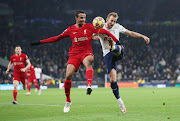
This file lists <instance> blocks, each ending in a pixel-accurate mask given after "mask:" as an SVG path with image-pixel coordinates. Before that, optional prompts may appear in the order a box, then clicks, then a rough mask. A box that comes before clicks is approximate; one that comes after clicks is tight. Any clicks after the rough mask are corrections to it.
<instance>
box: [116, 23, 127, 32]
mask: <svg viewBox="0 0 180 121" xmlns="http://www.w3.org/2000/svg"><path fill="white" fill-rule="evenodd" d="M118 25H119V26H118V30H119V33H124V32H125V31H126V28H124V27H123V26H122V25H120V24H118Z"/></svg>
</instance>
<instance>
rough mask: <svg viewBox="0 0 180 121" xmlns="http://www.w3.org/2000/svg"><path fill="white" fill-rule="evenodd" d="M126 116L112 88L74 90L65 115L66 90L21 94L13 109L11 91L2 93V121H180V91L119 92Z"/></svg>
mask: <svg viewBox="0 0 180 121" xmlns="http://www.w3.org/2000/svg"><path fill="white" fill-rule="evenodd" d="M119 91H120V96H121V98H122V99H123V101H124V103H125V106H126V109H127V113H126V114H122V113H121V111H120V110H119V107H118V103H117V101H116V99H115V97H114V95H113V93H112V91H111V89H110V88H98V89H93V92H92V94H91V95H90V96H89V95H86V94H85V93H86V89H77V88H72V89H71V100H72V105H71V109H70V112H69V113H66V114H64V113H63V107H64V104H65V95H64V90H61V89H47V90H42V94H41V95H40V96H38V95H37V93H35V91H34V89H32V90H31V95H30V96H26V95H25V93H26V92H27V90H26V91H24V90H20V91H18V97H17V99H18V103H19V104H18V105H13V104H12V101H13V96H12V91H0V121H170V120H171V121H180V88H175V87H171V88H120V90H119Z"/></svg>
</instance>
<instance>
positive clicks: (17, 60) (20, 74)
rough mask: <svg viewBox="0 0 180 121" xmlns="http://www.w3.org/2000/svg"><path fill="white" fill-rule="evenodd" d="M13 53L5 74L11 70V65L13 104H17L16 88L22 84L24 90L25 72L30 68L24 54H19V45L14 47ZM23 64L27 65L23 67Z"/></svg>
mask: <svg viewBox="0 0 180 121" xmlns="http://www.w3.org/2000/svg"><path fill="white" fill-rule="evenodd" d="M14 51H15V54H14V55H12V56H11V58H10V63H9V65H8V68H7V70H6V74H8V73H9V70H10V69H11V68H12V65H14V71H13V79H12V81H13V85H14V90H13V96H14V101H13V104H18V103H17V88H18V85H19V83H20V82H22V84H23V88H24V90H25V87H26V79H27V74H26V70H27V69H28V68H29V67H30V66H31V63H30V61H29V59H28V57H27V55H26V54H24V53H21V51H22V49H21V47H20V46H19V45H17V46H16V47H15V50H14ZM25 64H27V65H26V67H25Z"/></svg>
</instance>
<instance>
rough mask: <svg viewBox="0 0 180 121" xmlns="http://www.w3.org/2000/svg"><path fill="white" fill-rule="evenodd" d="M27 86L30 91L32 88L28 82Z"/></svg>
mask: <svg viewBox="0 0 180 121" xmlns="http://www.w3.org/2000/svg"><path fill="white" fill-rule="evenodd" d="M27 88H28V92H30V90H31V85H30V84H28V85H27Z"/></svg>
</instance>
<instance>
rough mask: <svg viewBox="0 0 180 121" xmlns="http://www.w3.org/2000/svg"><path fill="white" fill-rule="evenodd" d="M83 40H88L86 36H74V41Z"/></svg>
mask: <svg viewBox="0 0 180 121" xmlns="http://www.w3.org/2000/svg"><path fill="white" fill-rule="evenodd" d="M85 40H88V38H87V37H80V38H76V37H75V38H74V42H79V41H85Z"/></svg>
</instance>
